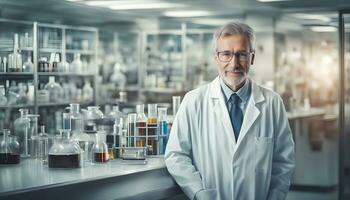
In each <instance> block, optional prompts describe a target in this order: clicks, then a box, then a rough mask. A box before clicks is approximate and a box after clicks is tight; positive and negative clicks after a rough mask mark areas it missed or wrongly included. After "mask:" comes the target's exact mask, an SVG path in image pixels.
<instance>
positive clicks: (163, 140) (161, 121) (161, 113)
mask: <svg viewBox="0 0 350 200" xmlns="http://www.w3.org/2000/svg"><path fill="white" fill-rule="evenodd" d="M158 135H159V154H164V153H165V148H166V144H167V141H168V138H167V137H168V122H167V108H158Z"/></svg>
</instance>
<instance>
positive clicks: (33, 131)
mask: <svg viewBox="0 0 350 200" xmlns="http://www.w3.org/2000/svg"><path fill="white" fill-rule="evenodd" d="M39 117H40V115H27V118H28V119H29V128H28V149H29V155H30V156H31V157H35V147H34V143H33V140H32V138H33V137H36V136H37V135H38V118H39Z"/></svg>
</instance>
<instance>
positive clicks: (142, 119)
mask: <svg viewBox="0 0 350 200" xmlns="http://www.w3.org/2000/svg"><path fill="white" fill-rule="evenodd" d="M144 110H145V105H144V104H140V105H136V113H137V117H136V146H137V147H145V146H146V130H147V128H146V126H147V117H146V115H145V112H144Z"/></svg>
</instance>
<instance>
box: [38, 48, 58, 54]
mask: <svg viewBox="0 0 350 200" xmlns="http://www.w3.org/2000/svg"><path fill="white" fill-rule="evenodd" d="M39 52H44V53H60V52H62V49H51V48H39Z"/></svg>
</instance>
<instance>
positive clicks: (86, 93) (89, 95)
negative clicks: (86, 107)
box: [83, 81, 94, 102]
mask: <svg viewBox="0 0 350 200" xmlns="http://www.w3.org/2000/svg"><path fill="white" fill-rule="evenodd" d="M93 97H94V90H93V89H92V87H91V83H90V81H85V84H84V86H83V101H84V102H91V101H92V100H93Z"/></svg>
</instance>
